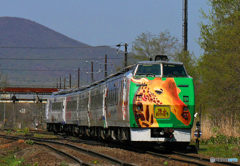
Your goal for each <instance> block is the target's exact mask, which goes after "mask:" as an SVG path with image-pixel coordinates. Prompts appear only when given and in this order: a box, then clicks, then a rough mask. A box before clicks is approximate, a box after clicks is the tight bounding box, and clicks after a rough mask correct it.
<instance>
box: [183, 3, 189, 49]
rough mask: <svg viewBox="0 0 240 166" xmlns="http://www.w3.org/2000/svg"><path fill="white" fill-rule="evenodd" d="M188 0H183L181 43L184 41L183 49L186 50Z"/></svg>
mask: <svg viewBox="0 0 240 166" xmlns="http://www.w3.org/2000/svg"><path fill="white" fill-rule="evenodd" d="M187 32H188V0H183V43H184V48H183V50H184V51H187V43H188V36H187Z"/></svg>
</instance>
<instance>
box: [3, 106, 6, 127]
mask: <svg viewBox="0 0 240 166" xmlns="http://www.w3.org/2000/svg"><path fill="white" fill-rule="evenodd" d="M3 110H4V114H3V122H4V123H3V124H4V127H5V125H6V117H5V103H4V104H3Z"/></svg>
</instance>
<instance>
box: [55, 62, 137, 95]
mask: <svg viewBox="0 0 240 166" xmlns="http://www.w3.org/2000/svg"><path fill="white" fill-rule="evenodd" d="M135 65H136V64H134V65H130V66H127V67H125V68H123V69H122V70H120V71H119V72H117V73H114V74H111V75H109V76H107V77H106V78H105V79H102V80H98V81H95V82H93V83H92V84H90V85H87V86H84V87H79V88H75V89H65V90H63V89H62V90H60V91H58V92H54V93H52V96H57V95H65V94H68V93H74V92H78V91H83V90H85V89H87V88H90V87H93V86H96V85H98V84H100V83H102V82H105V81H107V80H109V79H111V78H113V77H116V76H118V75H121V74H125V73H127V72H128V71H130V70H131V69H132V68H133V67H134V66H135Z"/></svg>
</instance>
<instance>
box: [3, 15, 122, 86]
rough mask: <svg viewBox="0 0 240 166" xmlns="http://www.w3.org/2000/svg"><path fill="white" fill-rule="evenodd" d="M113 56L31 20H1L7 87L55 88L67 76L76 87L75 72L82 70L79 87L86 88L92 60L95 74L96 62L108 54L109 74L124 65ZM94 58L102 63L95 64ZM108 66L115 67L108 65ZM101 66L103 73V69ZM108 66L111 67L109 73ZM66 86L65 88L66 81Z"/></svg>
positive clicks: (97, 76)
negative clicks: (70, 76)
mask: <svg viewBox="0 0 240 166" xmlns="http://www.w3.org/2000/svg"><path fill="white" fill-rule="evenodd" d="M116 53H117V50H116V49H114V48H111V47H107V46H105V47H92V46H90V45H87V44H85V43H83V42H80V41H77V40H73V39H71V38H69V37H67V36H65V35H63V34H61V33H58V32H56V31H54V30H51V29H50V28H48V27H45V26H43V25H40V24H38V23H36V22H34V21H31V20H27V19H24V18H16V17H0V65H1V69H2V72H3V73H4V74H7V75H8V78H9V83H10V85H25V86H29V85H30V86H31V85H35V86H38V85H48V86H56V83H57V79H58V80H59V78H60V77H62V78H63V77H69V74H70V73H71V75H72V84H76V82H77V71H76V69H77V68H81V70H82V72H81V73H80V83H81V84H89V83H90V82H91V80H90V78H91V75H90V74H87V73H86V72H87V71H89V70H90V69H91V63H89V62H90V61H91V59H92V60H93V61H94V71H97V70H98V69H99V68H100V65H99V64H97V63H96V62H95V61H99V62H102V63H104V57H105V54H107V55H108V63H109V64H108V71H109V72H110V70H116V67H118V68H119V67H120V68H121V67H122V64H123V59H124V56H121V55H118V56H117V54H116ZM6 58H7V59H6ZM96 58H103V59H99V60H97V59H96ZM112 58H117V59H112ZM21 59H31V60H21ZM34 59H48V60H34ZM53 59H55V60H53ZM56 59H75V60H56ZM76 59H78V60H76ZM86 61H88V63H86ZM111 63H112V64H113V63H114V64H113V65H110V64H111ZM115 64H118V65H115ZM101 66H102V67H101V69H102V70H103V69H104V68H103V65H101ZM111 66H113V67H112V69H111ZM6 69H7V70H6ZM9 69H23V70H9ZM26 70H29V71H26ZM30 70H34V71H30ZM39 70H44V71H39ZM53 70H56V71H53ZM63 70H68V71H63ZM112 72H114V71H112ZM109 74H110V73H109ZM74 76H75V77H74ZM103 76H104V73H103V72H102V73H98V74H94V79H95V80H99V79H102V78H103ZM62 80H63V79H62ZM66 84H68V83H67V81H66ZM62 85H63V84H62Z"/></svg>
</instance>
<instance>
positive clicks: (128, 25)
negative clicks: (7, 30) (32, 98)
mask: <svg viewBox="0 0 240 166" xmlns="http://www.w3.org/2000/svg"><path fill="white" fill-rule="evenodd" d="M182 4H183V2H182V0H34V1H33V0H2V1H0V6H1V11H0V17H5V16H10V17H20V18H25V19H29V20H31V21H34V22H37V23H39V24H41V25H44V26H46V27H48V28H50V29H52V30H54V31H57V32H59V33H61V34H63V35H66V36H68V37H70V38H72V39H75V40H77V41H80V42H83V43H86V44H88V45H91V46H99V45H109V46H115V45H117V44H119V43H121V42H123V43H125V42H126V43H128V44H129V47H131V46H132V45H131V43H132V42H133V41H134V40H135V39H136V38H137V36H138V35H140V34H141V33H143V32H147V31H148V32H151V33H152V34H159V33H160V32H164V31H165V30H168V31H169V32H170V34H171V36H173V37H177V38H178V39H179V41H180V42H182V24H183V20H182V13H183V10H182ZM201 8H202V9H203V11H205V12H208V10H209V6H208V5H207V0H188V50H189V51H190V52H194V54H195V56H197V57H198V56H199V55H200V54H202V53H203V50H201V48H200V46H199V45H198V43H197V42H196V41H197V40H198V38H199V36H200V28H199V26H198V23H199V22H201V21H203V22H204V20H203V19H201V18H200V15H201V14H200V12H199V10H200V9H201Z"/></svg>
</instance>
